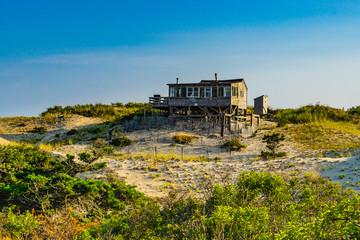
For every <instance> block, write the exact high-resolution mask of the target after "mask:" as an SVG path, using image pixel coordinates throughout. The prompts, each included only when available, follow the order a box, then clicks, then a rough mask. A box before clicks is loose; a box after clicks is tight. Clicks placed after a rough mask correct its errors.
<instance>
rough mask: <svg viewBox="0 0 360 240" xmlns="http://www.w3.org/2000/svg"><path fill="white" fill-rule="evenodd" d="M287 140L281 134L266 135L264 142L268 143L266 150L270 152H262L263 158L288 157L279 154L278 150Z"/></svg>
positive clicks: (282, 153)
mask: <svg viewBox="0 0 360 240" xmlns="http://www.w3.org/2000/svg"><path fill="white" fill-rule="evenodd" d="M284 140H285V136H284V135H283V134H280V133H273V134H265V135H264V136H263V138H262V141H263V142H266V148H267V149H269V150H270V152H264V151H261V156H263V157H265V158H267V159H268V158H276V157H283V156H286V153H285V152H281V153H277V150H278V149H279V147H280V146H282V143H281V142H282V141H284Z"/></svg>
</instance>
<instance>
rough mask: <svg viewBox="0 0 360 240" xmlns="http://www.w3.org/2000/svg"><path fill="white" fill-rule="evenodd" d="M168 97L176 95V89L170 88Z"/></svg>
mask: <svg viewBox="0 0 360 240" xmlns="http://www.w3.org/2000/svg"><path fill="white" fill-rule="evenodd" d="M170 97H176V89H175V88H170Z"/></svg>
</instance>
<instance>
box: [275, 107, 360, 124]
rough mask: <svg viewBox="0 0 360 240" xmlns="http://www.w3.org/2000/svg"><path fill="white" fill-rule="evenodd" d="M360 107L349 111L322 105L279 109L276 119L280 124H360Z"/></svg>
mask: <svg viewBox="0 0 360 240" xmlns="http://www.w3.org/2000/svg"><path fill="white" fill-rule="evenodd" d="M359 109H360V106H358V107H356V108H355V107H354V108H350V109H349V110H348V111H345V110H342V109H336V108H332V107H329V106H322V105H315V106H314V105H308V106H304V107H301V108H298V109H279V110H277V111H276V118H277V119H278V120H279V123H280V124H281V125H282V124H286V123H311V122H322V121H326V120H327V121H335V122H339V121H353V122H359V120H360V115H359V114H358V113H359V111H360V110H359Z"/></svg>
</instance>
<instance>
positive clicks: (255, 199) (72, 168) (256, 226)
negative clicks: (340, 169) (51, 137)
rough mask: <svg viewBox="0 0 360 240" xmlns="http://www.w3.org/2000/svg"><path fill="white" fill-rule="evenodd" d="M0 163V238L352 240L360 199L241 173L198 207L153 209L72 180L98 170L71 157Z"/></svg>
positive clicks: (333, 189) (195, 203) (113, 184)
mask: <svg viewBox="0 0 360 240" xmlns="http://www.w3.org/2000/svg"><path fill="white" fill-rule="evenodd" d="M0 159H1V161H0V197H1V199H2V201H1V202H0V208H1V212H2V213H1V214H0V238H5V239H6V238H8V239H47V238H56V239H74V238H76V239H90V240H91V239H309V238H310V239H355V238H360V196H359V195H357V194H354V193H353V192H352V191H350V190H347V191H344V190H343V189H342V188H341V187H340V185H338V184H334V183H332V182H330V181H328V180H325V179H323V178H321V177H319V176H318V175H316V174H313V173H309V174H306V175H305V178H300V177H292V178H289V177H283V176H279V175H274V174H271V173H269V172H264V173H260V172H241V173H240V175H239V177H238V179H237V181H236V182H235V183H234V184H230V183H227V184H224V185H213V184H206V185H204V190H205V192H206V193H207V194H205V195H204V197H203V198H202V199H203V200H200V199H197V198H193V197H187V198H184V197H183V196H184V194H183V193H181V192H180V193H177V192H171V193H170V194H169V198H168V199H167V201H166V203H163V204H162V206H160V204H159V203H157V202H156V201H154V200H151V199H149V198H146V197H144V195H143V194H142V193H140V192H138V191H136V190H135V189H134V187H133V186H129V185H126V184H124V183H123V182H121V181H117V180H115V179H114V178H112V177H111V176H109V177H108V178H107V179H105V180H82V179H80V178H74V176H75V175H76V174H78V173H81V172H84V171H90V170H91V171H93V170H96V169H99V166H97V165H91V164H87V165H79V164H76V163H75V162H74V161H73V159H74V156H72V155H68V156H67V159H64V160H58V159H56V158H53V157H51V156H50V154H49V153H46V152H43V151H41V150H39V149H38V148H34V147H26V146H8V147H1V148H0ZM101 167H104V166H103V165H102V166H101ZM152 176H153V177H154V178H159V177H161V173H155V174H152ZM169 185H170V184H169ZM193 188H194V186H193ZM65 223H66V224H65Z"/></svg>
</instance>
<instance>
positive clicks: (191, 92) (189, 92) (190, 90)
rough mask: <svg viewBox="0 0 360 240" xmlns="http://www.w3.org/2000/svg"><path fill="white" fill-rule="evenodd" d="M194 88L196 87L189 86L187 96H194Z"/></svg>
mask: <svg viewBox="0 0 360 240" xmlns="http://www.w3.org/2000/svg"><path fill="white" fill-rule="evenodd" d="M193 90H194V88H192V87H188V88H187V97H193Z"/></svg>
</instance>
